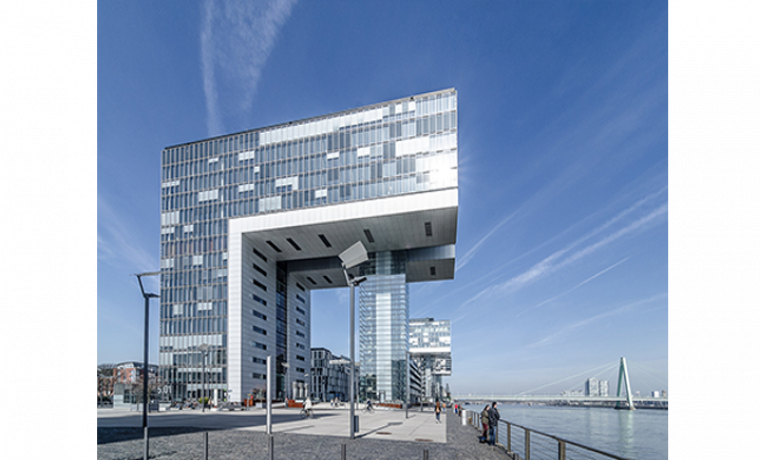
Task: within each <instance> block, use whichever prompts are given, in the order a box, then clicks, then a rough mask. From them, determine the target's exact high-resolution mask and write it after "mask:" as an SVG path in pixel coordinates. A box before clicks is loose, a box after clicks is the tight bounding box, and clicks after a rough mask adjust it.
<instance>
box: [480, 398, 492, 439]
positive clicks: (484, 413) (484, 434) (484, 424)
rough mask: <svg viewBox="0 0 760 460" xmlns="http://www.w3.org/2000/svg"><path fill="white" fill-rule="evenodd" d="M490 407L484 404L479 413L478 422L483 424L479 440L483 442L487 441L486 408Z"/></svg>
mask: <svg viewBox="0 0 760 460" xmlns="http://www.w3.org/2000/svg"><path fill="white" fill-rule="evenodd" d="M489 407H491V406H489V405H488V404H486V407H484V408H483V412H481V413H480V423H482V424H483V436H481V437H480V442H481V443H484V442H486V441H488V408H489Z"/></svg>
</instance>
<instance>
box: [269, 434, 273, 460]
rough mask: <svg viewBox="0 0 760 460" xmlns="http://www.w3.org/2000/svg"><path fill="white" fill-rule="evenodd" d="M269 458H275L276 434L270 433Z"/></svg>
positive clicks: (271, 459) (270, 459)
mask: <svg viewBox="0 0 760 460" xmlns="http://www.w3.org/2000/svg"><path fill="white" fill-rule="evenodd" d="M269 460H274V436H272V435H271V434H270V435H269Z"/></svg>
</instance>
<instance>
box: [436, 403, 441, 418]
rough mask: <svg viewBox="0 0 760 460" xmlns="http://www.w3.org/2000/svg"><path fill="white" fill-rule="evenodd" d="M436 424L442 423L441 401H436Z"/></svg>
mask: <svg viewBox="0 0 760 460" xmlns="http://www.w3.org/2000/svg"><path fill="white" fill-rule="evenodd" d="M435 423H441V401H438V400H436V401H435Z"/></svg>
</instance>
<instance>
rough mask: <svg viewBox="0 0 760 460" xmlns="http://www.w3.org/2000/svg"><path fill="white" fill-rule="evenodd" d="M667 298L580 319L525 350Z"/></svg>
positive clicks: (665, 296) (640, 301)
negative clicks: (604, 319) (601, 320)
mask: <svg viewBox="0 0 760 460" xmlns="http://www.w3.org/2000/svg"><path fill="white" fill-rule="evenodd" d="M667 297H668V294H667V293H662V294H657V295H654V296H652V297H648V298H646V299H642V300H638V301H636V302H631V303H628V304H626V305H623V306H622V307H618V308H615V309H613V310H608V311H605V312H603V313H599V314H597V315H594V316H591V317H588V318H585V319H582V320H580V321H576V322H575V323H572V324H570V325H568V326H565V327H564V328H562V329H560V330H559V331H557V332H554V333H552V334H549V335H547V336H546V337H544V338H543V339H541V340H539V341H537V342H534V343H531V344H529V345H526V348H534V347H539V346H542V345H547V344H550V343H552V342H555V341H556V340H558V339H559V338H561V337H562V336H564V335H567V334H568V333H570V332H572V331H573V330H575V329H578V328H581V327H583V326H586V325H588V324H591V323H593V322H595V321H599V320H600V319H603V318H607V317H610V316H616V315H620V314H623V313H625V312H627V311H629V310H632V309H633V308H635V307H638V306H640V305H644V304H647V303H650V302H654V301H656V300H660V299H664V298H667Z"/></svg>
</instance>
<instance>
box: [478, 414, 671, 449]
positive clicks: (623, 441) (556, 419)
mask: <svg viewBox="0 0 760 460" xmlns="http://www.w3.org/2000/svg"><path fill="white" fill-rule="evenodd" d="M483 406H485V404H483V405H478V406H471V405H469V404H468V405H466V406H465V409H467V410H473V411H477V412H478V413H479V412H481V411H482V410H483ZM498 408H499V414H501V420H502V421H508V422H512V423H516V424H518V425H522V426H524V427H527V428H530V429H533V430H537V431H541V432H543V433H546V434H550V435H553V436H556V437H558V438H562V439H565V440H567V441H573V442H577V443H579V444H583V445H585V446H588V447H593V448H594V449H598V450H601V451H604V452H607V453H610V454H614V455H618V456H620V457H626V458H633V459H636V460H660V459H667V458H668V411H667V410H655V409H638V410H635V411H628V410H615V409H611V408H601V407H565V406H536V405H534V406H527V405H521V404H499V406H498ZM500 427H501V428H500V429H501V431H500V433H499V437H500V439H506V427H505V426H504V425H501V424H500ZM519 431H520V436H523V434H522V430H519ZM516 432H517V431H515V430H513V433H512V439H513V442H515V441H514V439H515V433H516ZM537 438H538V437H537V436H536V435H534V438H533V439H534V440H535V439H537ZM544 439H546V438H544ZM531 444H532V443H531ZM520 445H522V441H520ZM513 450H516V449H513ZM568 458H571V457H570V455H569V453H568ZM594 458H596V457H594Z"/></svg>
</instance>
